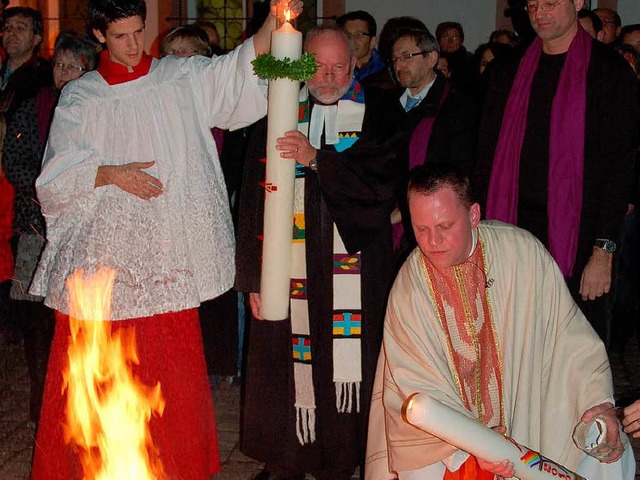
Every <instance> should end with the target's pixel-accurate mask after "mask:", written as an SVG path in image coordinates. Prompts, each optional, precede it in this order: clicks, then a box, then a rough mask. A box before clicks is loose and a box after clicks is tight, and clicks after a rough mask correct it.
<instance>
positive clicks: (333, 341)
mask: <svg viewBox="0 0 640 480" xmlns="http://www.w3.org/2000/svg"><path fill="white" fill-rule="evenodd" d="M304 50H305V52H307V53H312V54H314V55H315V57H316V62H317V65H318V70H317V72H316V74H315V75H314V77H313V78H312V79H310V80H309V81H308V82H307V83H306V85H305V87H304V88H303V89H302V91H301V93H300V109H299V118H298V129H297V130H295V131H289V132H286V134H285V136H284V137H281V138H279V139H278V144H277V145H278V146H277V148H278V149H279V150H280V152H281V156H282V157H283V159H282V161H291V160H294V161H295V162H296V180H295V195H294V198H295V200H294V226H293V232H292V233H293V236H292V243H291V259H292V268H291V285H292V288H291V297H290V314H289V318H286V319H283V320H282V321H266V320H264V319H263V318H262V316H261V314H260V305H261V296H260V257H261V255H260V252H261V250H262V243H261V238H262V233H263V218H262V212H263V211H264V208H263V202H264V198H265V189H267V192H269V191H270V190H268V188H269V187H268V186H265V185H264V178H265V177H264V175H265V163H264V161H263V160H261V159H264V157H265V144H266V142H265V141H264V139H265V137H266V131H265V130H266V129H265V124H266V122H261V124H260V125H258V126H257V127H256V130H255V135H254V138H252V141H251V143H250V145H249V147H248V155H247V162H246V165H245V174H244V179H243V187H242V189H241V192H242V196H241V200H240V213H239V219H238V248H237V257H236V259H237V261H236V263H237V265H238V268H237V273H236V290H238V291H242V292H249V299H250V305H251V313H252V317H253V318H251V320H250V324H249V326H248V330H249V342H248V353H247V364H246V371H245V376H244V378H245V395H244V404H243V424H242V434H241V438H242V444H241V449H242V451H243V452H244V453H245V454H246V455H248V456H250V457H252V458H255V459H257V460H259V461H261V462H264V463H265V464H266V465H265V470H263V471H262V472H260V473H259V474H258V476H256V477H254V478H255V479H258V480H275V479H290V480H297V479H304V478H305V473H313V475H314V477H315V478H316V479H318V480H348V479H350V478H351V476H352V474H353V472H354V470H355V469H356V467H357V466H358V465H360V463H361V462H362V460H363V456H364V444H365V441H366V438H367V435H366V429H367V418H368V413H369V403H370V399H371V388H372V383H373V376H374V373H375V366H376V361H377V358H378V354H379V351H380V342H381V333H382V320H383V317H384V306H385V296H386V292H387V288H388V286H389V284H390V282H391V280H392V273H393V253H392V250H391V228H390V227H391V225H390V222H389V215H390V212H391V208H392V206H393V201H394V197H395V189H396V173H397V172H398V171H399V169H398V167H397V163H396V152H397V150H398V149H399V145H401V144H402V142H401V141H400V140H402V139H400V138H398V137H394V136H393V134H394V131H395V129H396V128H397V123H396V122H393V121H391V120H390V118H389V117H388V112H389V111H390V107H389V106H387V105H386V96H384V95H381V94H379V93H377V92H375V91H372V90H367V89H366V88H363V87H362V85H361V84H360V83H359V82H358V81H356V80H354V78H353V68H354V66H355V63H356V57H355V49H354V46H353V43H352V40H351V38H350V37H349V36H348V35H346V33H345V32H344V31H343V30H342V29H341V28H339V27H324V26H323V27H318V28H316V29H314V30H312V31H311V32H309V34H308V35H307V38H306V40H305V45H304ZM269 161H271V160H269ZM268 194H269V193H267V195H268ZM275 438H277V441H273V439H275Z"/></svg>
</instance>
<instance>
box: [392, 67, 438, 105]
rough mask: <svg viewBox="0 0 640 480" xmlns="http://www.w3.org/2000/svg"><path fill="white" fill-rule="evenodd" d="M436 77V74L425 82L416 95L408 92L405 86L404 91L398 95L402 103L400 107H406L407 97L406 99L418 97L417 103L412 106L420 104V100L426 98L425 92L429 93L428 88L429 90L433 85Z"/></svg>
mask: <svg viewBox="0 0 640 480" xmlns="http://www.w3.org/2000/svg"><path fill="white" fill-rule="evenodd" d="M436 78H437V75H436V76H434V77H433V80H431V81H430V82H429V83H427V84H426V85H425V87H424V88H423V89H422V90H420V91H419V92H418V94H417V95H411V93H410V92H409V89H408V88H407V89H405V91H404V93H403V94H402V95H401V96H400V104H401V105H402V108H405V107H406V105H407V99H408V98H409V97H411V98H417V99H419V100H418V103H416V105H415V106H414V108H415V107H417V106H418V105H420V102H421V101H422V100H424V99H425V98H426V96H427V94H428V93H429V90H431V87H432V86H433V84H434V83H435V81H436Z"/></svg>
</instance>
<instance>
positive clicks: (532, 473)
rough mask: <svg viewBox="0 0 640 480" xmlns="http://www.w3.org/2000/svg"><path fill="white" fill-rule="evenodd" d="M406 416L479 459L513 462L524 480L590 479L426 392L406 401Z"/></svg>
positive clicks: (426, 430)
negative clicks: (444, 403)
mask: <svg viewBox="0 0 640 480" xmlns="http://www.w3.org/2000/svg"><path fill="white" fill-rule="evenodd" d="M403 417H404V419H405V421H406V422H407V423H410V424H411V425H413V426H415V427H418V428H420V429H421V430H424V431H425V432H429V433H431V434H432V435H435V436H436V437H438V438H440V439H442V440H444V441H445V442H447V443H448V444H450V445H453V446H455V447H458V448H459V449H460V450H463V451H465V452H467V453H469V454H471V455H473V456H475V457H477V458H482V459H483V460H487V461H490V462H501V461H503V460H505V459H506V460H509V461H511V462H512V463H513V467H514V470H515V476H516V477H517V478H519V479H520V480H586V479H585V478H583V477H581V476H580V475H578V474H577V473H574V472H572V471H570V470H568V469H567V468H565V467H563V466H562V465H559V464H557V463H555V462H554V461H552V460H549V459H548V458H546V457H543V456H542V455H540V454H539V453H538V452H536V451H534V450H531V449H529V448H527V447H525V446H523V445H520V444H519V443H517V442H515V441H514V440H513V439H511V438H507V437H505V436H503V435H500V434H499V433H498V432H495V431H493V430H491V429H490V428H489V427H487V426H485V425H483V424H482V423H480V422H478V421H477V420H475V419H473V418H470V417H467V416H466V415H464V414H462V413H460V412H458V411H457V410H454V409H453V408H451V407H448V406H446V405H443V404H442V403H440V402H438V401H437V400H434V399H433V398H431V397H429V396H428V395H426V394H424V393H414V394H413V395H411V396H410V397H409V398H408V399H407V400H406V401H405V403H404V406H403Z"/></svg>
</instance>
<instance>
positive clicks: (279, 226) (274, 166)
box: [260, 21, 302, 320]
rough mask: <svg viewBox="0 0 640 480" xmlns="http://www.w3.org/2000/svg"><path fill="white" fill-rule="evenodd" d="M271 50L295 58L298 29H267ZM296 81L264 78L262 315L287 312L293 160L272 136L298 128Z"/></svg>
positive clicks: (284, 315)
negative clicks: (266, 90)
mask: <svg viewBox="0 0 640 480" xmlns="http://www.w3.org/2000/svg"><path fill="white" fill-rule="evenodd" d="M271 54H272V55H273V56H274V57H276V58H277V59H280V60H282V59H284V58H289V59H290V60H298V59H299V58H300V56H301V55H302V33H300V32H299V31H297V30H296V29H295V28H293V26H292V25H291V24H290V23H289V22H288V21H285V22H284V24H283V25H282V26H281V27H280V28H279V29H277V30H275V31H274V32H273V33H272V34H271ZM299 91H300V82H295V81H293V80H289V79H286V78H280V79H277V80H271V81H270V82H269V105H268V117H267V174H266V179H265V205H264V224H263V235H264V243H263V246H262V276H261V281H260V297H261V301H262V307H261V309H260V313H261V315H262V316H263V317H264V318H265V319H266V320H284V319H285V318H287V317H288V315H289V295H290V281H291V239H292V235H293V195H294V181H295V165H296V162H295V161H294V160H292V159H284V158H282V157H280V151H279V150H276V140H277V139H278V138H280V137H283V136H284V134H285V132H287V131H290V130H297V128H298V95H299Z"/></svg>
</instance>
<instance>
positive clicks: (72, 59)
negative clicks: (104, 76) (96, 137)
mask: <svg viewBox="0 0 640 480" xmlns="http://www.w3.org/2000/svg"><path fill="white" fill-rule="evenodd" d="M95 64H96V47H95V44H94V43H92V42H90V41H88V40H86V39H85V38H82V37H79V36H78V35H76V34H74V33H71V32H63V33H61V34H60V35H59V36H58V38H57V39H56V42H55V46H54V54H53V84H52V85H47V86H44V87H42V88H40V90H38V91H37V93H34V94H33V96H31V97H25V98H22V99H21V100H20V102H19V103H15V101H14V104H13V107H14V112H13V114H12V115H11V117H10V118H11V120H10V122H9V125H8V127H7V138H6V140H5V143H4V150H3V155H2V160H3V163H4V165H5V169H6V174H7V177H8V179H9V181H10V182H11V183H12V184H13V186H14V187H15V192H16V193H15V199H14V210H15V218H14V222H13V233H14V236H13V238H12V242H13V244H14V247H15V248H16V262H15V263H16V266H15V271H14V272H13V276H12V286H11V291H10V296H11V299H12V308H11V311H12V315H13V316H14V319H15V320H16V321H18V322H19V324H20V325H21V327H22V331H23V334H24V348H25V356H26V358H27V366H28V369H29V379H30V381H31V395H30V404H29V414H30V418H31V420H32V421H34V422H36V423H37V421H38V419H39V415H40V407H41V404H42V392H43V389H44V381H45V375H46V372H47V360H48V358H49V348H50V345H51V339H52V337H53V325H54V321H53V311H52V310H51V309H50V308H49V307H47V306H46V305H44V303H43V298H42V297H39V296H34V295H30V294H29V293H28V292H27V290H28V288H29V285H30V283H31V280H32V278H33V273H34V272H35V269H36V265H37V263H38V260H39V258H40V254H41V252H42V248H43V247H44V243H45V221H44V218H43V216H42V212H41V208H40V203H39V202H38V199H37V196H36V187H35V183H36V178H38V175H39V174H40V169H41V164H42V154H43V152H44V146H45V143H46V141H47V137H48V133H49V126H50V124H51V119H52V117H53V111H54V108H55V105H56V103H57V100H58V96H59V95H60V91H61V90H62V87H64V85H66V84H67V83H68V82H69V81H70V80H73V79H76V78H79V77H80V76H82V75H83V74H84V73H85V72H87V71H89V70H93V69H94V68H95ZM25 74H26V73H24V72H21V71H20V70H18V71H16V73H15V74H14V75H21V76H22V75H25ZM33 81H34V79H31V82H33ZM20 93H21V95H24V94H25V93H26V90H24V89H23V90H22V91H21V92H20ZM14 100H15V99H14Z"/></svg>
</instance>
